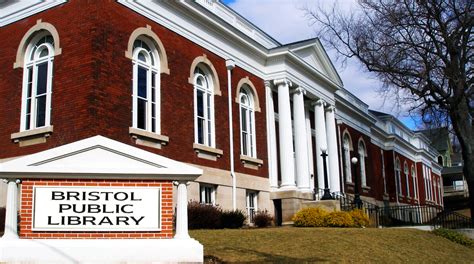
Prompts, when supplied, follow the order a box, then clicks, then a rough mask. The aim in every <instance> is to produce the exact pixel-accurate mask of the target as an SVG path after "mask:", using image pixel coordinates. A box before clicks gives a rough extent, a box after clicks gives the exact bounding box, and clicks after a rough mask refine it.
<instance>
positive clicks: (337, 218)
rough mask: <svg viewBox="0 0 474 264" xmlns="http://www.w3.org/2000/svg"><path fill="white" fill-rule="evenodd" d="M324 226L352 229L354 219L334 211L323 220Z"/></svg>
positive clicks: (344, 213) (342, 212) (346, 214)
mask: <svg viewBox="0 0 474 264" xmlns="http://www.w3.org/2000/svg"><path fill="white" fill-rule="evenodd" d="M325 222H326V226H330V227H353V226H354V219H352V216H351V215H350V214H349V213H348V212H344V211H336V212H331V213H329V214H328V215H327V216H326V218H325Z"/></svg>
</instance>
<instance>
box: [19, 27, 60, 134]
mask: <svg viewBox="0 0 474 264" xmlns="http://www.w3.org/2000/svg"><path fill="white" fill-rule="evenodd" d="M53 59H54V39H53V37H52V36H51V35H50V34H49V32H41V33H39V34H38V35H36V36H35V37H33V39H32V40H31V42H30V45H29V46H28V48H27V49H26V53H25V65H24V72H23V92H22V107H21V129H20V130H21V131H25V130H31V129H35V128H41V127H46V126H50V125H51V92H52V82H53Z"/></svg>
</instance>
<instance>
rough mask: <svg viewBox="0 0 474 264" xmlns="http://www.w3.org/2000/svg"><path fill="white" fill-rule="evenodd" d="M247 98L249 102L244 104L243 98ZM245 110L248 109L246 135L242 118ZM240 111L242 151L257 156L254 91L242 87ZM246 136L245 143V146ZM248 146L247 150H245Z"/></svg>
mask: <svg viewBox="0 0 474 264" xmlns="http://www.w3.org/2000/svg"><path fill="white" fill-rule="evenodd" d="M243 99H246V100H247V102H248V103H247V104H243V103H242V100H243ZM243 110H246V121H247V122H246V123H245V126H246V130H247V134H246V135H245V136H244V135H243V134H244V132H243V129H244V127H243V126H242V123H243V122H242V121H243V120H242V118H243V117H244V114H243ZM239 112H240V122H239V123H240V153H241V154H242V155H244V156H248V157H252V158H257V144H256V138H255V101H254V97H253V94H252V92H250V90H249V89H247V88H244V87H242V88H241V89H240V92H239ZM244 137H245V139H246V140H245V142H246V143H247V144H245V146H244ZM244 147H246V149H247V151H246V152H245V151H244Z"/></svg>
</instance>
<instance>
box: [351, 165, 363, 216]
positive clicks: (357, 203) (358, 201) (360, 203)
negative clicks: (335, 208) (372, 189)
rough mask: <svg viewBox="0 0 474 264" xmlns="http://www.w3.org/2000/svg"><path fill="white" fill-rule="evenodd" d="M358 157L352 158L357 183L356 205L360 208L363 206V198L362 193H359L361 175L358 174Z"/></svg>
mask: <svg viewBox="0 0 474 264" xmlns="http://www.w3.org/2000/svg"><path fill="white" fill-rule="evenodd" d="M357 162H358V160H357V158H356V157H353V158H352V159H351V163H352V166H353V170H354V176H355V184H354V205H355V206H356V207H357V208H358V209H361V208H362V200H361V199H360V194H359V176H358V173H357V172H358V170H357Z"/></svg>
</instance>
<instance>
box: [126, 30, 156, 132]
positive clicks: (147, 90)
mask: <svg viewBox="0 0 474 264" xmlns="http://www.w3.org/2000/svg"><path fill="white" fill-rule="evenodd" d="M132 62H133V127H134V128H138V129H142V130H146V131H149V132H153V133H157V134H159V133H160V69H159V66H160V60H159V55H158V52H157V50H156V47H155V45H154V44H153V42H152V41H151V40H150V39H148V38H147V37H145V36H140V37H138V38H137V39H136V40H135V42H134V43H133V59H132Z"/></svg>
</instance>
